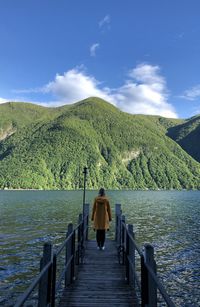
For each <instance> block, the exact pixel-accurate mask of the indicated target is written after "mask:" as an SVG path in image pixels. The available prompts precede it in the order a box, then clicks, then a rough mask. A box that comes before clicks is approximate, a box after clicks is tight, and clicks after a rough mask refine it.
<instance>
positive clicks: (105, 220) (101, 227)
mask: <svg viewBox="0 0 200 307" xmlns="http://www.w3.org/2000/svg"><path fill="white" fill-rule="evenodd" d="M111 220H112V216H111V210H110V204H109V200H108V198H107V197H106V196H105V190H104V189H103V188H101V189H100V190H99V195H98V196H97V197H96V198H95V200H94V205H93V210H92V221H94V229H95V230H96V240H97V248H98V249H103V250H104V249H105V247H104V242H105V232H106V230H109V222H110V221H111Z"/></svg>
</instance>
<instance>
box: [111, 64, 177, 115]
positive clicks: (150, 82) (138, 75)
mask: <svg viewBox="0 0 200 307" xmlns="http://www.w3.org/2000/svg"><path fill="white" fill-rule="evenodd" d="M129 77H130V78H131V79H129V80H128V81H126V83H125V84H124V85H123V86H121V87H120V88H118V89H117V93H116V94H115V95H114V96H115V99H116V101H117V106H118V107H120V108H121V109H122V110H124V111H126V112H129V113H142V114H152V115H161V116H165V117H173V118H174V117H177V114H176V112H175V109H174V108H173V106H172V105H171V104H170V103H169V102H168V96H169V94H168V90H167V86H166V81H165V79H164V77H163V76H161V75H160V68H159V66H153V65H149V64H140V65H138V66H137V67H136V68H134V69H132V70H131V71H130V72H129Z"/></svg>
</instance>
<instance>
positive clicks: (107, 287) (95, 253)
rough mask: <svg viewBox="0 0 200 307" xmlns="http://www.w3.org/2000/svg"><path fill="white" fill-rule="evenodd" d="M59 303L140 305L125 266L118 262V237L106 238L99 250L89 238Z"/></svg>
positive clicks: (91, 306) (93, 306)
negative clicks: (73, 278) (72, 278)
mask: <svg viewBox="0 0 200 307" xmlns="http://www.w3.org/2000/svg"><path fill="white" fill-rule="evenodd" d="M59 306H60V307H65V306H69V307H78V306H80V307H102V306H118V307H120V306H121V307H128V306H138V304H137V300H136V298H135V296H134V290H133V289H131V287H130V286H129V285H128V284H127V282H126V280H125V267H124V266H123V265H119V261H118V256H117V248H116V241H114V240H113V241H111V240H106V248H105V250H97V247H96V242H95V241H87V242H86V251H85V256H84V262H83V264H81V265H79V271H78V276H77V279H76V280H75V282H74V283H73V284H71V285H70V286H69V287H67V288H66V289H65V290H64V293H63V296H62V298H61V301H60V304H59Z"/></svg>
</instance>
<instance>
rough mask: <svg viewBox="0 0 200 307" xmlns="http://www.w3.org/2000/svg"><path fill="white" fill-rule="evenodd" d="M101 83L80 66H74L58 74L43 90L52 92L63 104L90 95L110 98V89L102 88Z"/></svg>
mask: <svg viewBox="0 0 200 307" xmlns="http://www.w3.org/2000/svg"><path fill="white" fill-rule="evenodd" d="M99 85H100V83H99V82H98V81H97V80H96V79H95V78H94V77H93V76H89V75H87V74H86V73H85V72H84V71H83V70H82V69H80V68H74V69H71V70H69V71H67V72H66V73H64V75H59V74H57V75H56V77H55V80H54V81H52V82H50V83H48V84H47V85H46V86H45V87H44V88H43V92H44V93H52V94H53V95H54V96H55V97H58V98H59V99H60V101H61V104H63V103H72V102H75V101H78V100H82V99H85V98H87V97H90V96H97V97H101V98H103V99H105V100H110V96H109V89H106V88H103V89H100V88H99ZM111 100H112V99H111Z"/></svg>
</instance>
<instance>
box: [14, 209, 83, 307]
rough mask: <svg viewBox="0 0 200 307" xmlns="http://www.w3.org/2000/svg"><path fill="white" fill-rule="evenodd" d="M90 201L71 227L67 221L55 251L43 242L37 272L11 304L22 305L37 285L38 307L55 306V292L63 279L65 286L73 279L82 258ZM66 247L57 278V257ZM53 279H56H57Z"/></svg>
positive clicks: (49, 244) (17, 306)
mask: <svg viewBox="0 0 200 307" xmlns="http://www.w3.org/2000/svg"><path fill="white" fill-rule="evenodd" d="M88 223H89V204H85V205H84V210H83V214H79V219H78V225H77V226H76V228H74V229H73V224H72V223H70V224H68V231H67V234H66V239H65V241H64V242H63V243H62V245H61V246H60V247H59V248H58V250H57V251H55V252H53V247H52V244H51V243H45V244H44V248H43V257H42V258H41V261H40V273H39V274H38V276H37V277H36V278H35V279H34V280H33V282H32V283H31V285H30V286H29V287H28V289H27V290H26V291H25V292H24V293H23V294H22V295H21V296H20V297H19V299H18V300H17V302H16V303H15V305H14V307H21V306H23V304H24V303H25V302H26V301H27V300H28V299H29V297H30V295H31V293H32V292H33V291H34V290H35V288H36V287H37V286H39V288H38V306H39V307H43V306H47V305H48V306H52V307H54V306H55V299H56V292H57V291H58V289H59V288H60V284H61V282H62V280H63V279H64V281H65V286H67V285H69V284H71V283H72V282H73V280H74V279H75V274H76V272H75V266H76V265H79V264H80V262H82V261H83V256H84V248H85V247H84V245H85V241H86V240H88ZM64 249H65V263H64V268H63V270H62V271H61V273H60V275H59V276H58V278H56V273H57V258H58V256H59V255H60V254H61V252H62V251H63V250H64ZM56 279H58V281H57V282H56Z"/></svg>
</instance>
